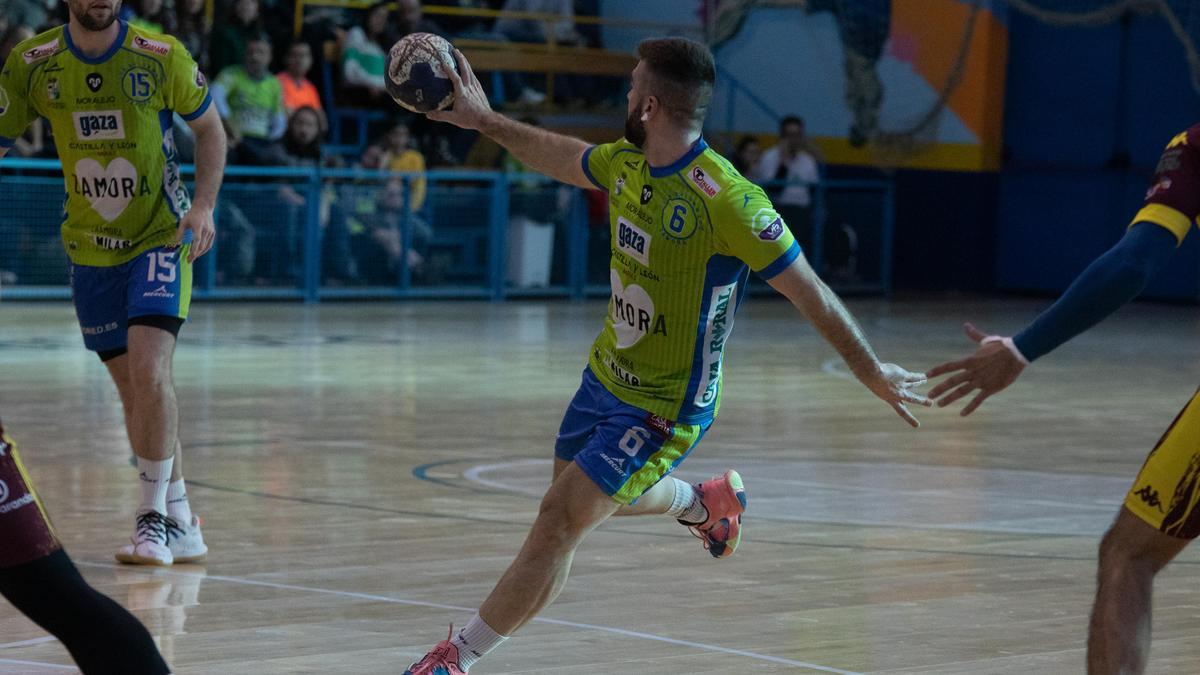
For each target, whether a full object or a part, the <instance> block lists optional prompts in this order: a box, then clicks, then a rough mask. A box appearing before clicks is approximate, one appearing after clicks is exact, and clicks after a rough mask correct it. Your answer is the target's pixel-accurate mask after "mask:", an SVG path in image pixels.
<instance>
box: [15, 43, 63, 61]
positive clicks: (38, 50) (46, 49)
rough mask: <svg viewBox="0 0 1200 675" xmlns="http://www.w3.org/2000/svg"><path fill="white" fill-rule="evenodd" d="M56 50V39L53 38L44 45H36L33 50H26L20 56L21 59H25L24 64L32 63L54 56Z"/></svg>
mask: <svg viewBox="0 0 1200 675" xmlns="http://www.w3.org/2000/svg"><path fill="white" fill-rule="evenodd" d="M58 49H59V47H58V38H54V39H53V40H51V41H49V42H47V43H46V44H44V45H38V46H36V47H34V48H33V49H29V50H26V51H25V52H24V53H22V54H21V58H23V59H25V63H33V62H34V61H41V60H42V59H44V58H46V57H47V56H50V55H51V54H54V53H55V52H57V51H58Z"/></svg>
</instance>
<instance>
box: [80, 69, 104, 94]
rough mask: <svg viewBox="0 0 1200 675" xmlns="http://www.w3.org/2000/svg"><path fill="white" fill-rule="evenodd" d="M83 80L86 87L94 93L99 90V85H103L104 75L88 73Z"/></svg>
mask: <svg viewBox="0 0 1200 675" xmlns="http://www.w3.org/2000/svg"><path fill="white" fill-rule="evenodd" d="M84 82H86V83H87V88H88V89H91V90H92V93H93V94H94V93H96V92H98V91H100V87H103V86H104V77H103V76H101V75H100V73H88V76H87V79H85V80H84Z"/></svg>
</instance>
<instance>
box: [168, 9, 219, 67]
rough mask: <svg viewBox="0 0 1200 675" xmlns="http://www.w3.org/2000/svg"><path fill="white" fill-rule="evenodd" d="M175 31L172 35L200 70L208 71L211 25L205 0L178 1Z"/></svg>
mask: <svg viewBox="0 0 1200 675" xmlns="http://www.w3.org/2000/svg"><path fill="white" fill-rule="evenodd" d="M175 13H176V21H175V24H176V25H175V30H174V32H172V33H171V34H172V35H174V36H175V37H176V38H178V39H179V42H181V43H182V44H183V46H184V47H185V48H186V49H187V50H188V53H190V54H191V55H192V58H193V59H195V60H196V63H198V64H199V65H200V70H201V71H203V72H206V73H207V72H210V71H209V69H208V40H209V25H208V21H207V19H206V17H205V15H204V0H178V1H177V2H176V4H175Z"/></svg>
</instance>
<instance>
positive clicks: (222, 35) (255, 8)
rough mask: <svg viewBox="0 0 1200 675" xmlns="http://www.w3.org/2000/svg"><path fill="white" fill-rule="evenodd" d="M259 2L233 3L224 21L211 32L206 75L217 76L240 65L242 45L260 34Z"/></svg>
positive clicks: (239, 0) (246, 0)
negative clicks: (208, 68) (208, 69)
mask: <svg viewBox="0 0 1200 675" xmlns="http://www.w3.org/2000/svg"><path fill="white" fill-rule="evenodd" d="M261 9H262V8H261V7H260V5H259V0H234V2H233V5H231V6H230V8H229V15H228V17H227V18H226V19H225V21H223V22H220V23H218V24H217V26H216V28H214V29H213V33H212V43H211V45H210V47H209V67H210V68H211V70H210V71H209V72H210V73H217V74H220V73H221V71H223V70H225V69H226V68H228V67H229V66H233V65H237V64H238V63H241V60H242V56H243V55H244V54H245V53H246V43H247V42H249V41H250V39H251V38H254V37H256V36H259V35H262V34H263V21H262V16H261V15H260V11H261Z"/></svg>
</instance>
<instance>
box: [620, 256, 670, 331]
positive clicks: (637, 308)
mask: <svg viewBox="0 0 1200 675" xmlns="http://www.w3.org/2000/svg"><path fill="white" fill-rule="evenodd" d="M609 278H610V280H611V282H612V302H610V303H609V313H610V314H611V315H612V322H613V331H614V332H615V333H616V334H617V349H629V348H630V347H632V346H634V345H636V344H637V343H638V342H639V341H640V340H641V339H642V338H643V337H645V336H646V334H647V333H654V334H655V335H666V334H667V319H666V317H664V316H663V315H662V314H655V313H654V300H653V299H651V298H650V294H649V293H647V292H646V289H644V288H642V287H641V286H638V285H637V284H629V285H628V286H625V285H624V284H622V283H621V275H620V274H618V273H617V271H616V270H614V269H610V270H609Z"/></svg>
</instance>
